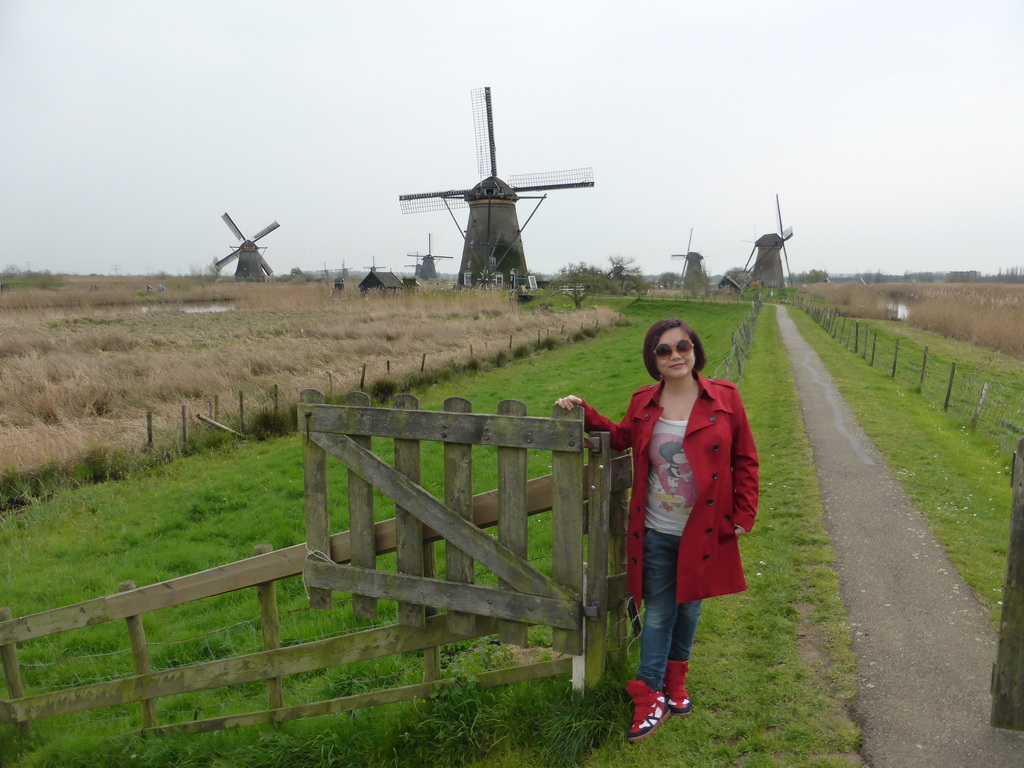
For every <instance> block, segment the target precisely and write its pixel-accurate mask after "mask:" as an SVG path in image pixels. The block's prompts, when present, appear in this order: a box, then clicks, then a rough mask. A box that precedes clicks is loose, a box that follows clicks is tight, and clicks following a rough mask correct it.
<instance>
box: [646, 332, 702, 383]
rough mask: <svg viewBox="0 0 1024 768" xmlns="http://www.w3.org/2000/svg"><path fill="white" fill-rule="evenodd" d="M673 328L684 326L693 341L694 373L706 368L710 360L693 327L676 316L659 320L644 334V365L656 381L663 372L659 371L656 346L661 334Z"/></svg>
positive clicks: (659, 379)
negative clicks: (655, 352)
mask: <svg viewBox="0 0 1024 768" xmlns="http://www.w3.org/2000/svg"><path fill="white" fill-rule="evenodd" d="M672 328H682V329H683V333H685V334H686V335H687V337H688V338H689V339H690V341H692V342H693V372H694V373H697V372H698V371H702V370H704V366H705V365H707V362H708V357H707V355H705V354H704V344H703V343H701V340H700V336H698V335H697V333H696V331H694V330H693V328H691V327H690V326H688V325H687V324H686V323H684V322H683V321H682V320H678V319H676V318H668V319H666V320H659V321H658V322H656V323H655V324H654V325H652V326H651V327H650V329H648V331H647V335H646V336H644V365H645V366H646V367H647V372H648V373H649V374H651V378H652V379H654V380H655V381H661V374H660V373H658V358H657V357H656V356H655V354H654V348H655V347H656V346H658V339H660V338H661V334H663V333H664V332H665V331H668V330H671V329H672Z"/></svg>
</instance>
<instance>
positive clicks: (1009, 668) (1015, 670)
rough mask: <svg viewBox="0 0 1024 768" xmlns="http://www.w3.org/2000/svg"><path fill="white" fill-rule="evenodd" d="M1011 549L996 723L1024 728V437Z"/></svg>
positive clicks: (995, 675) (1017, 463)
mask: <svg viewBox="0 0 1024 768" xmlns="http://www.w3.org/2000/svg"><path fill="white" fill-rule="evenodd" d="M1013 477H1014V485H1013V511H1012V512H1011V514H1010V548H1009V552H1008V553H1007V558H1006V580H1005V581H1004V583H1003V610H1002V617H1001V620H1000V622H999V644H998V649H997V651H996V663H995V666H994V667H993V670H992V721H991V722H992V725H993V726H994V727H996V728H1008V729H1011V730H1015V731H1024V439H1021V440H1020V441H1018V443H1017V453H1016V455H1015V456H1014V462H1013Z"/></svg>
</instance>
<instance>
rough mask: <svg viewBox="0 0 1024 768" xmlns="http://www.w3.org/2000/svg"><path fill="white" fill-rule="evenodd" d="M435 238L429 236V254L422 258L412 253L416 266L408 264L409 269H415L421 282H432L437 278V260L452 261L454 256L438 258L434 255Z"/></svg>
mask: <svg viewBox="0 0 1024 768" xmlns="http://www.w3.org/2000/svg"><path fill="white" fill-rule="evenodd" d="M433 242H434V241H433V236H432V235H429V234H428V235H427V253H426V255H424V256H420V255H419V253H410V254H409V258H410V259H415V260H416V263H415V264H406V266H407V267H415V269H416V271H415V272H414V273H413V274H414V275H415V276H416V277H417V278H419V279H420V280H430V279H432V278H436V277H437V265H436V264H434V260H435V259H452V258H454V256H437V255H435V254H434V253H433Z"/></svg>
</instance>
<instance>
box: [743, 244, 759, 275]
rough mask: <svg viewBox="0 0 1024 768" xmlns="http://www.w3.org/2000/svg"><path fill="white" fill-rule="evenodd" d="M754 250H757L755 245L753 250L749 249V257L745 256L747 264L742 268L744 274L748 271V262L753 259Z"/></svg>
mask: <svg viewBox="0 0 1024 768" xmlns="http://www.w3.org/2000/svg"><path fill="white" fill-rule="evenodd" d="M756 250H757V246H756V245H755V246H754V247H753V248H751V249H750V255H749V256H747V263H746V265H745V266H744V267H743V271H744V272H746V271H748V270H749V269H750V260H751V259H752V258H754V251H756Z"/></svg>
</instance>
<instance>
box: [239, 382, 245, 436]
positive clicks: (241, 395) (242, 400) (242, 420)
mask: <svg viewBox="0 0 1024 768" xmlns="http://www.w3.org/2000/svg"><path fill="white" fill-rule="evenodd" d="M238 431H239V432H245V393H244V392H243V391H242V390H238Z"/></svg>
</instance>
